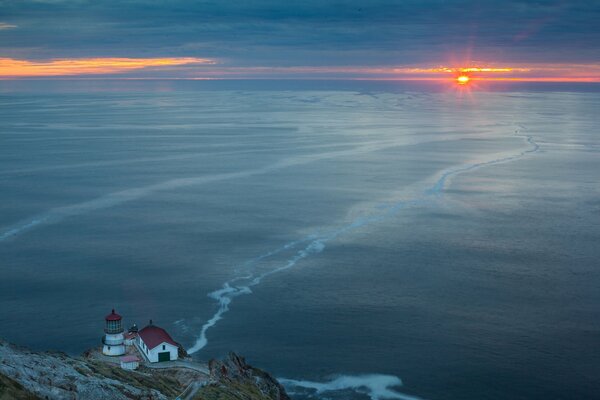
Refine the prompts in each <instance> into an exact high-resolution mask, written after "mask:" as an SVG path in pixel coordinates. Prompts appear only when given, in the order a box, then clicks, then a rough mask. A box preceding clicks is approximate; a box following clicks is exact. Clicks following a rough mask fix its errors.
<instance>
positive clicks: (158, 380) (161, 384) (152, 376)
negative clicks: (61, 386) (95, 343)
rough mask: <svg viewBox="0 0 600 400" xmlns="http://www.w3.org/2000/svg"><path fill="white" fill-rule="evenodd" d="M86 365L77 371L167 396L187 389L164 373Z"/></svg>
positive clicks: (114, 366) (103, 364)
mask: <svg viewBox="0 0 600 400" xmlns="http://www.w3.org/2000/svg"><path fill="white" fill-rule="evenodd" d="M86 366H87V367H88V368H89V370H86V369H84V368H80V367H76V369H77V372H79V373H80V374H82V375H86V376H92V375H101V376H103V377H106V378H111V379H115V380H118V381H120V382H122V383H126V384H129V385H131V386H135V387H137V388H140V389H156V390H158V391H159V392H161V393H162V394H164V395H165V396H167V397H176V396H177V395H178V394H179V393H181V391H182V390H183V389H185V388H183V387H182V386H181V385H180V383H179V382H178V381H177V380H176V379H175V378H172V377H170V376H166V375H165V374H164V373H151V372H150V373H148V374H145V373H142V372H138V371H126V370H124V369H121V368H120V367H119V366H118V365H111V364H108V363H103V362H88V363H87V364H86ZM159 372H160V371H159ZM0 400H2V399H0Z"/></svg>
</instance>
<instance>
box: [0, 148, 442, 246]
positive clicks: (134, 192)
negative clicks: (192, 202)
mask: <svg viewBox="0 0 600 400" xmlns="http://www.w3.org/2000/svg"><path fill="white" fill-rule="evenodd" d="M447 140H452V138H446V139H439V140H433V142H438V141H447ZM419 143H422V141H418V140H417V141H415V142H409V143H407V142H401V143H399V142H398V141H382V142H376V143H373V142H372V143H369V144H365V145H361V146H357V147H355V148H351V149H346V150H337V151H329V152H323V153H319V154H309V155H300V156H295V157H290V158H288V159H284V160H281V161H277V162H275V163H273V164H270V165H266V166H264V167H260V168H255V169H250V170H245V171H237V172H225V173H220V174H213V175H205V176H200V177H190V178H177V179H170V180H167V181H164V182H159V183H156V184H153V185H148V186H141V187H137V188H131V189H126V190H121V191H118V192H113V193H109V194H107V195H104V196H101V197H98V198H95V199H92V200H88V201H84V202H81V203H77V204H72V205H68V206H63V207H57V208H54V209H51V210H48V211H46V212H45V213H42V214H40V215H37V216H34V217H32V218H29V219H25V220H23V221H21V222H19V223H17V224H15V225H14V226H13V227H11V228H9V229H7V230H6V231H4V232H0V243H1V242H3V241H6V240H7V239H10V238H13V237H15V236H18V235H22V234H24V233H26V232H28V231H30V230H32V229H33V228H36V227H39V226H41V225H44V224H53V223H57V222H60V221H62V220H64V219H65V218H69V217H73V216H77V215H81V214H85V213H89V212H92V211H95V210H101V209H105V208H110V207H114V206H117V205H120V204H123V203H127V202H130V201H134V200H137V199H140V198H143V197H146V196H149V195H151V194H153V193H156V192H160V191H167V190H173V189H179V188H183V187H188V186H200V185H204V184H209V183H213V182H219V181H226V180H232V179H239V178H247V177H250V176H255V175H262V174H267V173H270V172H274V171H277V170H280V169H284V168H289V167H292V166H297V165H304V164H310V163H312V162H316V161H322V160H326V159H332V158H338V157H345V156H351V155H356V154H364V153H370V152H374V151H380V150H386V149H389V148H393V147H402V146H408V145H415V144H419Z"/></svg>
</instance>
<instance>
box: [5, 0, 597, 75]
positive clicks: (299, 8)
mask: <svg viewBox="0 0 600 400" xmlns="http://www.w3.org/2000/svg"><path fill="white" fill-rule="evenodd" d="M598 21H600V3H599V2H596V1H553V0H549V1H544V0H540V1H517V0H508V1H502V2H499V1H442V0H418V1H417V0H414V1H385V0H374V1H322V0H320V1H316V0H306V1H280V0H260V1H244V2H242V1H239V2H238V1H200V2H191V1H181V0H179V1H177V0H175V1H168V2H167V1H162V2H161V1H141V0H140V1H127V0H123V1H102V2H97V1H85V0H81V1H67V0H43V1H31V0H8V1H0V77H1V78H3V79H16V78H18V79H22V78H32V77H34V78H38V77H52V78H57V77H59V78H60V77H112V78H115V77H121V78H191V79H207V78H208V79H215V78H328V79H446V78H447V77H451V76H453V75H456V74H460V73H461V69H464V68H474V69H472V70H470V71H468V72H467V73H468V74H469V75H470V76H471V77H472V78H473V79H494V80H495V79H500V80H514V79H516V80H542V81H543V80H550V81H573V80H574V81H600V46H598V44H599V43H600V29H598Z"/></svg>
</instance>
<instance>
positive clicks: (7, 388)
mask: <svg viewBox="0 0 600 400" xmlns="http://www.w3.org/2000/svg"><path fill="white" fill-rule="evenodd" d="M161 364H162V363H161ZM161 367H162V368H148V367H145V366H140V368H139V370H137V371H126V370H123V369H121V368H120V367H119V365H118V364H114V363H108V362H103V361H101V360H97V359H92V358H89V357H70V356H68V355H66V354H64V353H60V352H34V351H31V350H28V349H26V348H23V347H20V346H15V345H13V344H10V343H8V342H6V341H3V340H0V400H8V399H11V400H12V399H18V400H21V399H22V400H37V399H41V400H45V399H49V400H63V399H69V400H72V399H83V400H85V399H93V400H104V399H106V400H132V399H140V400H163V399H164V400H167V399H176V398H179V399H182V400H191V399H198V400H199V399H202V400H213V399H214V400H216V399H219V400H227V399H236V400H289V397H288V396H287V394H286V393H285V389H284V388H283V387H282V386H281V385H280V384H279V382H277V380H275V379H274V378H273V377H272V376H271V375H269V374H268V373H266V372H264V371H261V370H259V369H257V368H254V367H252V366H250V365H248V364H246V362H245V360H244V359H243V358H242V357H240V356H238V355H237V354H235V353H230V354H229V356H228V357H227V358H225V359H224V360H211V361H210V362H209V371H210V373H209V374H208V375H207V374H206V373H203V372H200V371H198V370H195V369H193V368H186V365H185V363H182V362H179V363H177V364H174V365H173V366H167V367H166V368H165V367H164V365H161Z"/></svg>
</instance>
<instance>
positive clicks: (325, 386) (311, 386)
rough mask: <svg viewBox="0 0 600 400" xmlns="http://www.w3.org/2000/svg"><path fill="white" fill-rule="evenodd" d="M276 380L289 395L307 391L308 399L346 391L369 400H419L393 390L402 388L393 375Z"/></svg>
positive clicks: (400, 382) (398, 380)
mask: <svg viewBox="0 0 600 400" xmlns="http://www.w3.org/2000/svg"><path fill="white" fill-rule="evenodd" d="M277 380H278V381H279V382H280V383H281V384H282V385H283V386H285V388H286V389H287V390H288V391H289V392H290V393H296V390H297V389H298V388H300V389H307V390H304V391H303V392H308V393H306V395H308V396H310V397H315V396H319V395H321V394H323V393H327V392H338V391H342V390H346V391H353V392H356V393H364V394H366V395H367V396H369V397H370V398H371V400H384V399H398V400H420V398H419V397H415V396H410V395H407V394H404V393H400V392H398V391H396V390H394V389H393V388H394V387H399V386H402V380H400V378H398V377H397V376H393V375H382V374H369V375H341V376H339V377H337V378H335V379H333V380H331V381H328V382H312V381H305V380H295V379H286V378H278V379H277ZM303 394H304V393H303Z"/></svg>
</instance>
